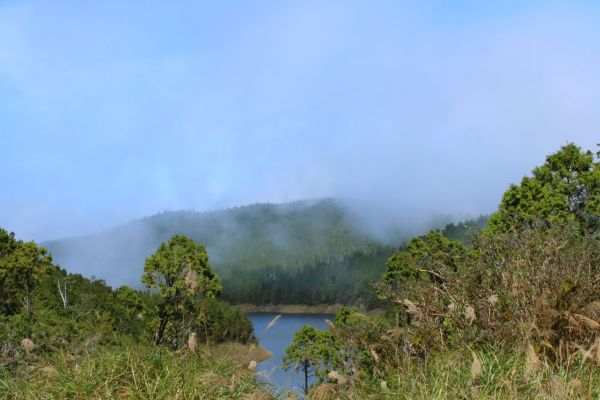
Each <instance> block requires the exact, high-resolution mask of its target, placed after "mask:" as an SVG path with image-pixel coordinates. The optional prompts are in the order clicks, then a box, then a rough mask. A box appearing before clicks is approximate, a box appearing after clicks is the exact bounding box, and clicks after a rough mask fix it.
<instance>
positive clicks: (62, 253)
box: [43, 199, 381, 285]
mask: <svg viewBox="0 0 600 400" xmlns="http://www.w3.org/2000/svg"><path fill="white" fill-rule="evenodd" d="M176 234H184V235H186V236H188V237H190V238H192V239H194V240H195V241H197V242H200V243H204V244H205V245H206V248H207V250H208V254H209V257H210V260H211V262H212V264H213V265H214V267H215V268H216V270H217V271H218V272H219V273H220V274H224V275H223V276H226V275H227V272H228V271H230V270H232V269H244V270H252V269H258V268H264V267H275V266H276V267H282V268H297V267H301V266H304V265H308V264H315V263H318V262H321V261H330V260H331V259H333V258H336V257H342V256H344V255H349V254H353V253H355V252H361V251H366V250H367V249H369V248H370V247H372V246H373V245H377V244H379V243H380V242H381V241H380V240H377V239H375V238H374V237H373V236H372V235H367V234H364V233H362V231H361V230H360V228H359V226H358V224H357V223H355V222H354V221H353V219H352V218H351V217H350V215H349V214H348V213H347V212H346V211H345V210H344V209H343V208H342V207H341V206H340V205H339V204H338V203H337V202H336V201H335V200H333V199H326V200H317V201H299V202H294V203H287V204H255V205H249V206H244V207H237V208H231V209H226V210H220V211H213V212H194V211H175V212H164V213H161V214H157V215H153V216H150V217H146V218H143V219H140V220H136V221H133V222H130V223H128V224H126V225H123V226H120V227H117V228H115V229H112V230H110V231H107V232H103V233H100V234H95V235H90V236H84V237H77V238H69V239H61V240H55V241H48V242H45V243H43V245H44V246H45V247H46V248H47V249H48V250H49V251H50V252H51V253H52V254H53V256H54V259H55V261H56V262H57V263H59V264H60V265H62V266H63V267H65V268H67V269H68V270H70V271H75V272H81V273H83V274H86V275H95V276H97V277H99V278H102V279H105V280H106V281H107V282H108V283H110V284H112V285H119V284H124V283H126V284H133V285H136V284H138V283H139V276H140V273H141V271H142V267H143V265H144V260H145V259H146V257H148V256H149V255H150V254H152V252H154V251H155V250H156V248H157V246H158V245H159V244H160V243H162V242H164V241H166V240H168V239H169V238H170V237H172V236H173V235H176Z"/></svg>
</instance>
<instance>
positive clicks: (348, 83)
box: [0, 0, 600, 240]
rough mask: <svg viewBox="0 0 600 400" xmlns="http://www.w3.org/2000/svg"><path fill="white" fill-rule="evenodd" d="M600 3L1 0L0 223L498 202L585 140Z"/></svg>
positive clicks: (463, 208) (590, 134) (45, 230)
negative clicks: (261, 205)
mask: <svg viewBox="0 0 600 400" xmlns="http://www.w3.org/2000/svg"><path fill="white" fill-rule="evenodd" d="M598 21H600V4H598V3H596V2H591V1H589V2H585V1H569V2H558V1H556V2H555V1H543V2H542V1H539V2H537V1H536V2H523V1H497V2H481V1H472V2H467V1H452V2H450V1H430V2H425V1H418V2H417V1H415V2H400V1H380V2H376V1H368V2H365V1H341V0H340V1H261V2H242V1H218V2H217V1H215V2H210V3H209V2H198V1H180V2H165V1H161V2H158V1H156V2H151V1H139V2H133V1H131V2H129V1H128V2H123V1H112V0H110V1H109V0H106V1H102V2H93V3H92V2H69V1H18V0H17V1H4V2H2V4H1V5H0V135H1V136H0V140H1V144H0V151H1V157H0V168H1V170H2V173H1V174H0V186H1V187H2V190H1V191H0V226H2V227H4V228H6V229H9V230H12V231H15V232H16V233H17V236H18V237H20V238H24V239H36V240H43V239H52V238H58V237H63V236H72V235H78V234H82V233H87V232H92V231H98V230H103V229H107V228H109V227H111V226H113V225H115V224H119V223H123V222H126V221H128V220H131V219H133V218H137V217H141V216H144V215H150V214H154V213H156V212H159V211H162V210H173V209H194V210H209V209H217V208H222V207H229V206H234V205H241V204H247V203H253V202H263V201H270V202H283V201H289V200H296V199H302V198H318V197H328V196H334V197H342V198H350V199H355V200H358V201H360V202H365V203H369V204H373V205H375V206H376V207H377V208H380V209H382V210H386V212H390V213H396V214H402V213H404V214H412V213H423V212H435V213H445V214H451V215H455V216H467V215H470V216H475V215H478V214H480V213H489V212H491V211H493V210H494V209H495V208H496V206H497V203H498V201H499V199H500V196H501V194H502V193H503V192H504V190H505V189H506V187H507V186H508V184H509V183H510V182H517V181H518V180H520V179H521V177H522V176H523V175H525V174H527V173H529V172H530V170H531V169H532V168H533V167H534V166H535V165H539V164H540V163H542V162H543V160H544V157H545V156H546V155H547V154H549V153H551V152H553V151H555V150H557V149H558V148H559V146H560V145H563V144H565V143H567V142H575V143H577V144H578V145H580V146H582V147H585V148H588V149H592V150H595V148H596V147H595V144H596V143H597V142H598V141H600V140H599V139H600V136H599V135H598V129H597V127H598V125H599V122H600V113H599V112H598V105H599V104H600V74H599V73H598V71H600V24H599V23H598Z"/></svg>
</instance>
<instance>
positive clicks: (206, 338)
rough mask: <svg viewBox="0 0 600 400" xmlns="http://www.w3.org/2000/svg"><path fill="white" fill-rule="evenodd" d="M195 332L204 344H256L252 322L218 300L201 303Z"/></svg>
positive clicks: (204, 300) (207, 300) (205, 300)
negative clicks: (231, 342)
mask: <svg viewBox="0 0 600 400" xmlns="http://www.w3.org/2000/svg"><path fill="white" fill-rule="evenodd" d="M194 331H195V332H196V337H197V338H199V340H200V341H201V342H204V343H211V344H214V343H222V342H230V341H235V342H240V343H253V342H256V338H255V337H254V328H253V326H252V322H251V321H250V320H249V319H248V318H246V317H245V316H244V315H242V314H241V313H240V311H239V310H236V309H234V308H232V307H231V306H230V305H229V304H227V303H225V302H222V301H218V300H216V299H210V298H208V299H203V300H202V301H200V302H199V305H198V316H197V317H196V321H195V324H194Z"/></svg>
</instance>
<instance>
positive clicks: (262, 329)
mask: <svg viewBox="0 0 600 400" xmlns="http://www.w3.org/2000/svg"><path fill="white" fill-rule="evenodd" d="M277 315H279V314H276V313H273V314H271V313H260V314H249V315H248V318H250V320H251V321H252V324H254V332H255V333H256V337H257V338H258V340H259V342H260V346H261V347H264V348H265V349H267V350H269V351H270V352H271V353H273V357H271V358H270V359H269V360H266V361H263V362H261V363H259V364H258V366H257V368H256V369H257V371H258V372H260V374H259V377H260V379H261V380H263V381H264V382H267V383H268V384H270V385H272V386H273V390H274V391H275V392H281V391H286V390H293V391H296V392H298V393H302V391H303V388H304V375H303V374H302V373H300V372H299V373H296V372H295V371H294V370H293V369H290V370H288V371H287V372H286V371H284V370H283V369H282V368H281V364H282V360H281V357H282V356H283V355H284V354H285V349H286V348H287V347H288V346H289V345H290V343H291V342H292V339H293V338H294V334H295V333H296V332H297V331H299V330H300V329H301V328H302V327H303V326H304V325H312V326H314V327H315V328H318V329H328V326H327V323H326V322H325V319H329V320H333V319H334V318H335V316H334V315H330V314H281V318H279V319H278V320H277V322H276V323H275V325H273V326H272V327H271V328H269V329H267V325H268V324H269V322H271V321H272V320H273V319H274V318H275V317H276V316H277ZM309 384H310V382H309Z"/></svg>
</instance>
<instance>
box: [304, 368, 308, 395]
mask: <svg viewBox="0 0 600 400" xmlns="http://www.w3.org/2000/svg"><path fill="white" fill-rule="evenodd" d="M304 395H305V396H306V395H308V361H306V360H304Z"/></svg>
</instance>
